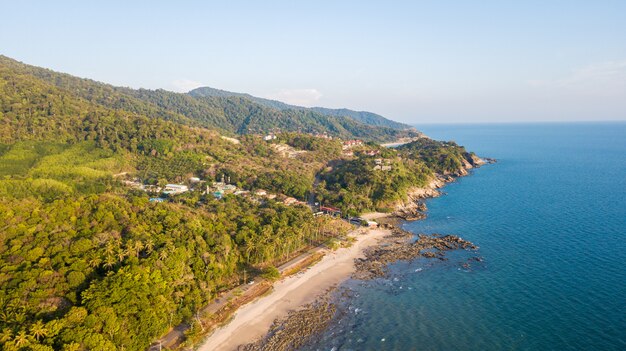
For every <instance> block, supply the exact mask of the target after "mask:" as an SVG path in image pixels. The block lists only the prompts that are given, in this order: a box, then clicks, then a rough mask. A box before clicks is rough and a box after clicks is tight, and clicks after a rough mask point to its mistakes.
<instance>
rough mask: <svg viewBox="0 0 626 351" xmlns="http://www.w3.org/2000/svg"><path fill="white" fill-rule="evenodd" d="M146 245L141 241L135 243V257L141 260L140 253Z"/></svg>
mask: <svg viewBox="0 0 626 351" xmlns="http://www.w3.org/2000/svg"><path fill="white" fill-rule="evenodd" d="M143 248H144V245H143V243H142V242H141V241H140V240H137V241H135V243H134V245H133V251H134V252H135V256H136V257H137V258H139V253H140V252H141V250H143Z"/></svg>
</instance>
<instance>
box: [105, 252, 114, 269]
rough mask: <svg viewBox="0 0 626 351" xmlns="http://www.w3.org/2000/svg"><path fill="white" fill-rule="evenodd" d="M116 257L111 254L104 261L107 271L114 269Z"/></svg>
mask: <svg viewBox="0 0 626 351" xmlns="http://www.w3.org/2000/svg"><path fill="white" fill-rule="evenodd" d="M115 262H116V260H115V257H114V256H113V255H112V254H111V255H107V257H106V258H105V259H104V267H106V268H107V269H111V268H113V265H115Z"/></svg>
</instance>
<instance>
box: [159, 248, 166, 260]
mask: <svg viewBox="0 0 626 351" xmlns="http://www.w3.org/2000/svg"><path fill="white" fill-rule="evenodd" d="M166 258H167V249H165V248H163V249H162V250H161V251H160V252H159V260H161V261H165V259H166Z"/></svg>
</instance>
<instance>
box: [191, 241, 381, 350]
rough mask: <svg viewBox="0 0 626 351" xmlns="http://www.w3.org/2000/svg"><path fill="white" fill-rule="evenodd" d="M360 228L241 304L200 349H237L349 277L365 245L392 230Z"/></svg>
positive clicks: (259, 336) (373, 244)
mask: <svg viewBox="0 0 626 351" xmlns="http://www.w3.org/2000/svg"><path fill="white" fill-rule="evenodd" d="M361 231H362V229H357V230H355V231H352V232H351V233H350V236H352V237H355V238H356V240H355V242H354V243H353V244H352V245H351V246H349V247H345V248H339V249H337V250H335V251H330V250H329V251H328V252H327V253H326V254H325V255H324V257H323V258H322V259H321V260H320V261H319V262H318V263H316V264H315V265H313V266H311V267H310V268H308V269H306V270H304V271H302V272H299V273H296V274H294V275H291V276H288V277H286V278H283V279H281V280H279V281H277V282H276V283H274V286H273V289H272V291H271V292H270V293H269V294H267V295H265V296H263V297H260V298H258V299H256V300H254V301H252V302H250V303H248V304H246V305H244V306H242V307H240V308H239V309H238V310H237V312H236V313H235V314H234V316H233V317H232V318H231V320H230V321H229V322H228V323H226V324H225V325H223V326H221V327H219V328H217V329H215V331H214V332H213V333H212V334H211V335H209V336H208V337H207V338H205V339H204V341H203V342H202V343H200V344H199V346H198V347H197V348H196V350H199V351H211V350H236V349H237V348H238V347H239V346H240V345H245V344H249V343H252V342H254V341H256V340H257V339H259V338H261V337H263V336H264V335H265V334H266V333H267V331H268V330H269V328H270V327H271V325H272V324H273V323H274V321H275V320H276V319H278V318H281V317H284V316H286V315H287V314H288V312H289V311H292V310H295V309H298V308H300V307H302V306H304V305H306V304H309V303H312V302H314V301H315V300H316V299H317V297H318V296H320V295H322V294H323V293H324V292H325V291H327V290H328V289H330V288H332V287H334V286H337V285H338V284H340V283H342V282H343V281H345V280H347V279H348V278H350V276H351V275H352V274H353V273H354V272H355V270H356V266H355V259H357V258H362V257H364V251H365V249H367V248H369V247H371V246H375V245H376V244H377V243H378V242H379V241H380V240H381V239H382V238H383V237H385V236H387V235H389V234H390V233H391V231H390V230H387V229H366V230H365V234H359V233H360V232H361Z"/></svg>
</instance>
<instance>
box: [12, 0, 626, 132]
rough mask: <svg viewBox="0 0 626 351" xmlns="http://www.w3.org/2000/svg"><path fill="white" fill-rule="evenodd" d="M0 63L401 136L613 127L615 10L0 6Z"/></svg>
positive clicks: (622, 102)
mask: <svg viewBox="0 0 626 351" xmlns="http://www.w3.org/2000/svg"><path fill="white" fill-rule="evenodd" d="M0 13H1V14H2V16H1V18H2V19H1V20H0V54H3V55H6V56H9V57H11V58H14V59H16V60H19V61H22V62H24V63H28V64H33V65H36V66H42V67H46V68H50V69H53V70H56V71H61V72H66V73H70V74H73V75H77V76H80V77H86V78H91V79H94V80H98V81H102V82H106V83H110V84H113V85H120V86H129V87H133V88H140V87H141V88H148V89H158V88H162V89H166V90H171V91H177V92H186V91H188V90H190V89H193V88H196V87H199V86H211V87H214V88H219V89H224V90H230V91H235V92H246V93H250V94H253V95H256V96H260V97H266V98H271V99H277V100H281V101H284V102H287V103H292V104H298V105H303V106H324V107H333V108H339V107H347V108H351V109H355V110H367V111H372V112H376V113H380V114H382V115H384V116H385V117H388V118H391V119H394V120H397V121H401V122H406V123H412V124H419V123H482V122H536V121H606V120H626V1H623V0H619V1H603V0H593V1H576V0H564V1H559V0H541V1H535V0H524V1H508V0H498V1H490V0H481V1H476V0H465V1H463V0H457V1H452V0H432V1H419V0H413V1H363V0H362V1H341V0H334V1H323V0H316V1H293V0H292V1H272V0H264V1H237V0H234V1H223V0H222V1H167V2H166V1H155V0H153V1H131V0H127V1H98V2H96V1H84V0H83V1H62V0H57V1H30V0H20V1H12V0H0Z"/></svg>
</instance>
